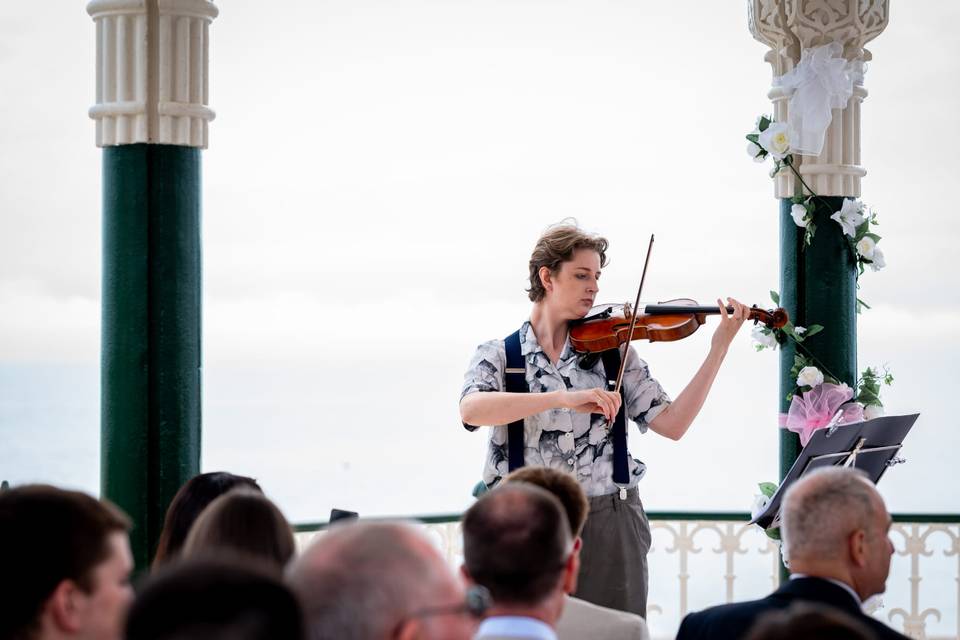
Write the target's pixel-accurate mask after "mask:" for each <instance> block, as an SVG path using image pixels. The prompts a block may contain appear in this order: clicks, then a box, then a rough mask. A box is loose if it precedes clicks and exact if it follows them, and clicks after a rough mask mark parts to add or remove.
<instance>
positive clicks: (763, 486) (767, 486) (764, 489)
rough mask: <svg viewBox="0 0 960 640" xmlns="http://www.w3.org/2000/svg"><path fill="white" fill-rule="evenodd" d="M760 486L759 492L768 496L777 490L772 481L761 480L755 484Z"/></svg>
mask: <svg viewBox="0 0 960 640" xmlns="http://www.w3.org/2000/svg"><path fill="white" fill-rule="evenodd" d="M757 486H758V487H760V493H762V494H763V495H765V496H767V497H768V498H770V497H772V496H773V494H775V493H776V492H777V488H778V487H777V485H776V484H774V483H773V482H761V483H759V484H758V485H757Z"/></svg>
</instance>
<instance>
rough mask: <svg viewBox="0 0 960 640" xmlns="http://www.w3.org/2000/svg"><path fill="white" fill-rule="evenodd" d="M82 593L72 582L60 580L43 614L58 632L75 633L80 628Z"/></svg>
mask: <svg viewBox="0 0 960 640" xmlns="http://www.w3.org/2000/svg"><path fill="white" fill-rule="evenodd" d="M83 597H84V593H83V591H81V590H80V587H78V586H77V584H76V583H75V582H74V581H73V580H61V581H60V584H58V585H57V587H56V589H54V590H53V593H51V594H50V597H49V598H47V602H46V603H45V604H44V606H43V613H42V614H41V615H44V616H46V617H48V618H49V619H50V621H51V623H52V624H53V625H54V627H55V628H56V629H57V630H59V631H64V632H67V633H77V632H78V631H80V628H81V627H82V624H81V618H82V613H83V604H84V603H83V602H81V599H82V598H83Z"/></svg>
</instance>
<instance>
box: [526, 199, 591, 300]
mask: <svg viewBox="0 0 960 640" xmlns="http://www.w3.org/2000/svg"><path fill="white" fill-rule="evenodd" d="M608 245H609V243H608V242H607V239H606V238H603V237H601V236H598V235H594V234H591V233H587V232H586V231H584V230H582V229H581V228H580V227H578V226H577V221H576V220H574V219H572V218H568V219H566V220H563V221H562V222H560V223H559V224H556V225H553V226H551V227H549V228H548V229H547V230H546V231H544V232H543V235H541V236H540V239H539V240H537V244H536V245H535V246H534V247H533V253H532V254H530V288H529V289H527V295H528V296H530V300H531V301H533V302H540V301H541V300H543V298H544V296H545V295H546V294H547V291H546V289H544V287H543V282H541V280H540V268H541V267H546V268H548V269H550V273H554V274H555V273H557V272H558V271H559V270H560V265H561V264H563V263H564V262H569V261H570V260H572V259H573V252H574V251H576V250H577V249H592V250H593V251H596V252H597V253H598V254H600V266H601V267H603V266H604V265H606V264H607V246H608Z"/></svg>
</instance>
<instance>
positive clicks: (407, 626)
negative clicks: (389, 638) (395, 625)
mask: <svg viewBox="0 0 960 640" xmlns="http://www.w3.org/2000/svg"><path fill="white" fill-rule="evenodd" d="M419 635H420V623H419V622H418V621H417V620H405V621H404V622H403V624H402V625H400V629H399V630H397V635H396V636H394V637H395V638H396V639H397V640H416V638H417V637H418V636H419Z"/></svg>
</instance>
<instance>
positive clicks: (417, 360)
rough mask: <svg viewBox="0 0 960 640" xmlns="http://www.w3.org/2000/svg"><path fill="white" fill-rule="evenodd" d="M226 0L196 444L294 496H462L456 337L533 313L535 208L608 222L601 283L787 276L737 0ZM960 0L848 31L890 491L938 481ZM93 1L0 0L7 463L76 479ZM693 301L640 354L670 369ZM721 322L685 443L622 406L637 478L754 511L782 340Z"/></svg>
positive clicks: (96, 165) (89, 253)
mask: <svg viewBox="0 0 960 640" xmlns="http://www.w3.org/2000/svg"><path fill="white" fill-rule="evenodd" d="M266 6H267V5H265V4H263V3H255V2H230V3H228V2H221V3H218V7H219V9H220V16H219V17H218V18H217V19H216V20H215V21H214V23H213V25H212V26H211V32H210V33H211V51H210V55H211V58H210V74H211V80H210V106H211V107H212V108H213V109H214V110H215V111H216V113H217V117H216V120H214V122H212V123H211V125H210V147H209V149H208V150H206V151H204V152H203V222H202V236H203V252H204V255H203V278H204V280H203V289H204V299H203V314H204V319H203V322H204V336H203V366H204V369H203V392H204V407H203V416H204V423H203V430H204V431H203V464H202V466H203V469H204V470H215V469H228V470H231V471H235V472H238V473H245V474H248V475H254V476H256V477H258V478H259V479H260V481H261V484H262V485H263V486H264V487H265V489H267V492H268V493H270V494H271V495H272V496H273V497H274V498H276V499H277V501H278V502H279V503H280V504H281V506H282V507H283V508H284V509H285V511H286V512H287V513H288V515H289V516H290V517H291V519H292V520H294V521H307V520H324V519H326V516H327V513H328V511H329V509H330V508H331V507H334V506H337V507H344V508H353V509H354V510H359V511H361V512H362V513H365V514H371V515H372V514H381V515H385V514H414V513H416V514H424V513H441V512H453V511H458V510H460V509H462V508H464V507H465V506H466V505H468V504H469V501H470V496H469V491H470V489H471V487H472V486H473V484H474V483H475V482H476V481H477V480H478V479H479V474H480V470H481V463H482V455H483V450H484V445H485V441H484V439H485V436H484V434H483V432H482V431H481V432H478V433H473V434H468V433H466V432H465V431H464V430H463V429H462V427H461V426H460V424H459V417H458V412H457V402H458V399H459V393H460V386H461V381H462V376H463V372H464V370H465V368H466V365H467V363H468V361H469V358H470V355H471V354H472V352H473V350H474V349H475V347H476V345H477V344H479V343H480V342H483V341H486V340H489V339H491V338H496V337H502V336H505V335H507V334H508V333H510V332H512V331H513V330H514V329H515V328H516V327H517V326H519V324H520V323H521V322H522V321H523V320H524V319H525V318H526V317H527V314H528V313H529V302H528V301H527V299H526V295H525V293H524V287H525V284H524V279H525V276H526V262H527V260H528V258H529V253H530V250H531V248H532V246H533V243H534V242H535V240H536V238H537V236H538V235H539V234H540V232H541V231H542V230H543V229H544V228H545V227H546V226H547V225H549V224H552V223H555V222H558V221H560V220H562V219H564V218H567V217H575V218H576V219H577V220H578V221H579V223H580V224H581V225H582V226H583V227H584V228H586V229H588V230H591V231H595V232H599V233H602V234H603V235H604V236H606V237H607V238H609V239H610V242H611V248H610V258H611V260H610V263H609V265H608V266H607V267H606V269H605V270H604V274H603V278H602V280H601V291H600V296H599V298H598V300H603V301H609V302H623V301H626V300H632V299H633V297H634V295H635V291H636V285H637V281H638V279H639V273H640V270H641V268H642V263H643V254H644V249H645V247H646V244H647V239H648V238H649V235H650V234H651V233H655V234H656V237H657V242H656V245H655V248H654V252H653V256H652V258H651V268H650V272H649V274H648V276H647V283H646V290H645V293H646V295H645V296H644V297H645V299H647V300H666V299H671V298H678V297H691V298H695V299H698V300H700V301H702V302H706V301H711V300H715V299H716V298H717V297H718V296H727V295H730V296H733V297H736V298H738V299H740V300H742V301H743V302H746V303H748V304H752V303H758V304H760V305H767V304H769V300H768V293H767V292H768V291H769V290H770V289H776V288H777V287H778V273H779V272H778V255H777V251H778V248H777V242H778V240H777V238H778V220H777V202H776V200H775V199H774V197H773V188H772V184H771V181H770V180H769V178H768V177H767V175H766V172H767V170H768V169H769V166H768V165H765V166H760V165H756V164H754V163H753V162H751V161H750V160H749V158H748V157H747V156H746V153H745V152H744V147H745V141H744V138H743V135H744V134H745V133H747V132H749V130H750V129H752V127H753V123H754V120H755V118H756V116H757V115H759V114H761V113H764V112H769V111H770V109H771V108H770V103H769V100H768V98H767V97H766V93H767V91H768V89H769V87H770V81H771V69H770V66H769V65H768V64H767V63H765V62H764V61H763V56H764V54H765V52H766V47H765V46H764V45H762V44H760V43H758V42H756V41H754V40H753V39H752V37H751V36H750V34H749V31H748V29H747V24H746V4H745V3H742V2H726V3H717V2H706V1H704V2H699V3H698V2H694V3H637V2H627V1H615V0H609V1H597V0H571V1H569V2H546V1H543V2H538V1H532V0H509V1H507V0H503V1H494V0H491V1H484V2H481V1H479V0H443V1H440V0H437V1H432V2H431V1H423V0H421V1H413V0H390V1H387V0H379V1H375V0H367V1H358V0H353V1H325V2H306V1H304V2H294V1H287V0H284V1H283V2H277V3H271V4H270V5H269V8H270V10H265V7H266ZM958 19H960V5H958V4H956V3H953V2H947V1H943V2H933V1H930V2H924V3H907V2H895V3H893V8H892V10H891V19H890V25H889V26H888V28H887V29H886V31H885V32H883V33H882V34H881V35H880V36H879V37H878V38H877V39H876V40H875V41H873V42H872V43H870V44H869V45H868V49H869V50H870V51H871V52H872V53H873V61H872V62H871V63H870V65H869V68H868V71H867V75H866V87H867V89H868V91H869V95H868V97H867V99H866V101H865V103H864V105H863V123H862V157H863V165H864V167H865V168H866V169H867V172H868V173H867V176H866V177H865V178H864V180H863V200H864V201H865V202H866V203H868V204H869V205H870V206H872V207H873V208H874V209H875V210H876V211H877V212H878V213H879V221H880V226H879V227H878V229H877V230H878V232H879V233H880V235H881V236H883V240H882V243H881V246H882V247H883V249H884V252H885V255H886V260H887V264H888V267H887V268H886V269H885V270H883V271H881V272H879V273H871V272H868V273H867V274H866V275H864V276H863V278H862V279H861V291H860V293H861V298H863V299H864V300H866V301H867V302H869V303H870V304H871V305H872V307H873V308H872V309H871V310H870V311H867V312H866V313H865V314H864V315H863V316H861V317H860V319H859V327H858V332H859V343H858V354H859V363H860V366H861V367H863V366H866V365H878V366H884V365H887V366H889V368H890V369H891V371H892V372H893V374H894V376H895V382H894V384H893V386H892V387H889V388H885V389H884V391H883V399H884V403H885V404H886V407H887V413H889V414H895V413H914V412H920V413H921V417H920V420H919V421H918V422H917V425H916V426H915V428H914V431H913V432H912V433H911V434H910V435H909V437H908V438H907V441H906V446H905V448H904V450H903V454H902V455H903V457H905V458H907V460H908V464H906V465H901V466H899V467H897V468H896V469H894V470H892V471H891V472H890V473H888V474H887V476H886V477H885V478H884V480H883V482H882V483H881V487H880V488H881V491H882V492H883V494H884V496H885V498H886V499H887V501H888V503H889V505H890V506H891V508H892V509H893V510H894V511H899V512H927V511H934V512H942V511H950V512H957V511H958V510H960V509H958V503H960V488H958V487H960V482H958V480H960V478H958V473H957V471H956V465H955V463H954V460H953V456H952V454H951V451H957V450H960V430H958V428H957V427H958V426H960V425H958V420H957V417H956V414H955V413H953V406H952V405H953V397H952V394H953V393H954V388H955V384H954V382H953V380H954V378H955V376H956V366H955V363H956V362H957V361H958V360H960V340H958V338H957V336H956V330H957V328H958V327H960V322H958V320H960V295H958V288H957V286H956V281H955V277H954V275H953V273H952V270H953V267H954V260H955V259H956V249H955V247H956V246H957V243H958V241H960V233H958V232H957V228H956V222H955V218H956V216H955V211H954V209H955V207H954V205H953V204H952V203H953V201H954V199H953V198H952V197H951V196H950V195H949V191H948V185H949V184H952V183H953V182H954V181H955V180H956V177H955V176H956V174H957V170H958V169H960V161H958V160H957V154H956V149H957V147H958V145H960V121H958V119H957V117H956V114H957V113H958V110H960V87H958V83H957V81H956V79H957V78H958V77H960V40H958V39H957V38H956V37H955V34H954V33H953V32H952V29H953V25H955V24H957V20H958ZM94 59H95V47H94V24H93V22H92V20H90V18H89V16H88V15H87V14H86V12H85V10H84V5H83V3H79V2H64V1H61V2H56V3H50V4H48V5H45V10H44V12H43V15H42V16H41V15H40V14H39V12H38V11H36V8H35V7H33V6H32V5H30V4H27V3H4V5H3V6H2V8H0V78H3V79H4V86H5V89H6V90H5V91H4V94H5V96H6V97H5V99H4V100H3V101H0V149H2V152H0V478H5V479H9V480H11V481H13V482H23V481H32V480H43V481H47V482H55V483H59V484H64V485H69V486H76V487H80V488H84V489H87V490H90V491H96V490H97V487H98V475H97V474H98V468H99V463H98V460H99V458H98V456H99V453H98V446H99V445H98V430H99V417H98V411H99V410H98V403H99V373H98V361H99V349H100V337H99V332H100V322H99V314H100V277H101V250H102V247H101V237H100V234H101V206H100V198H101V176H100V158H101V151H100V150H99V149H97V148H96V147H95V145H94V123H93V121H92V120H90V119H89V118H88V117H87V110H88V108H89V107H90V106H91V105H92V104H93V96H94V86H95V84H94V83H95V67H94ZM711 331H712V326H708V327H705V328H703V329H701V330H700V331H699V332H698V333H697V334H695V335H694V336H693V337H691V338H689V339H687V340H685V341H683V342H679V343H673V344H668V345H663V344H660V345H640V346H639V347H638V348H639V350H640V354H641V357H643V358H644V359H646V360H647V361H648V363H649V364H650V367H651V371H652V373H653V375H654V376H655V377H657V378H658V379H659V380H660V381H661V383H662V384H663V385H664V387H665V388H666V389H667V390H668V391H669V392H670V393H671V394H673V395H674V396H675V395H676V394H678V393H679V392H680V390H681V389H682V388H683V386H684V385H685V384H686V382H687V381H688V380H689V379H690V377H691V376H692V375H693V372H694V371H696V369H697V367H698V366H699V364H700V362H701V361H702V359H703V357H704V356H705V354H706V352H707V349H708V347H709V340H710V333H711ZM748 334H749V331H748V330H744V331H743V332H742V333H741V335H739V336H738V337H737V338H736V340H735V341H734V343H733V345H732V347H731V350H730V353H729V355H728V357H727V361H726V362H725V364H724V367H723V369H722V371H721V373H720V376H719V377H718V379H717V382H716V384H715V387H714V390H713V392H712V393H711V396H710V398H709V400H708V402H707V404H706V406H705V407H704V410H703V412H702V413H701V416H700V417H699V418H698V420H697V422H696V423H695V424H694V426H693V428H692V429H691V432H690V433H689V434H688V435H687V436H686V437H684V438H683V440H681V441H680V442H670V441H667V440H665V439H663V438H658V437H656V436H654V435H652V434H651V435H647V436H634V437H633V438H632V440H631V448H632V450H633V452H634V454H635V455H637V456H638V457H640V458H642V459H643V460H644V461H645V462H646V463H647V465H648V474H647V476H646V478H645V479H644V480H643V487H642V489H643V491H642V495H643V496H644V501H645V504H646V506H647V508H648V509H662V510H692V509H699V510H709V511H716V510H736V511H745V510H747V509H748V508H749V505H750V504H751V502H752V496H753V494H754V493H755V492H756V486H755V485H756V483H757V482H761V481H769V480H776V475H777V464H778V452H777V427H776V410H777V397H778V390H777V388H776V384H777V383H776V379H777V355H775V354H772V353H769V352H764V353H756V352H754V350H753V349H752V345H751V340H750V338H749V335H748Z"/></svg>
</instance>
